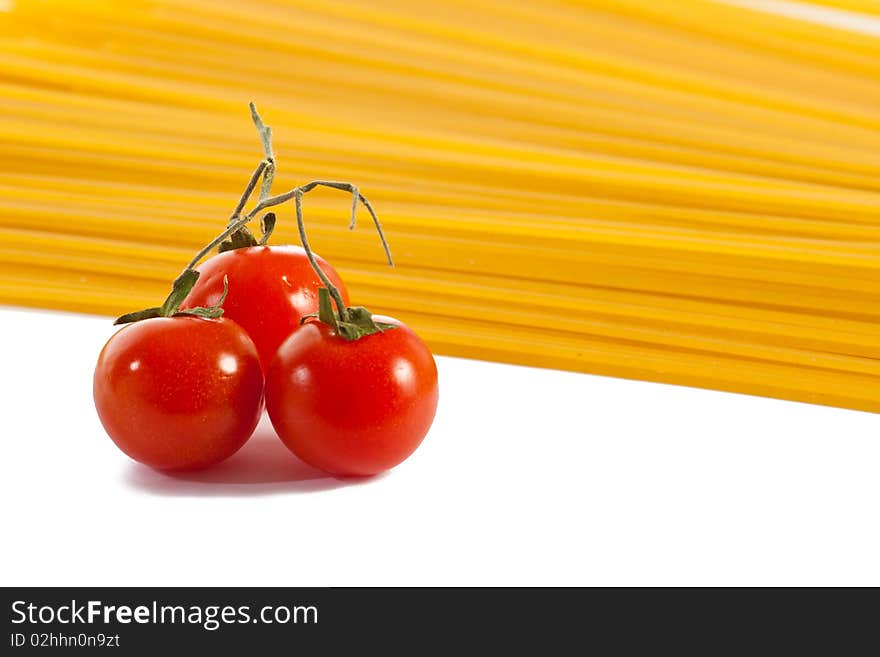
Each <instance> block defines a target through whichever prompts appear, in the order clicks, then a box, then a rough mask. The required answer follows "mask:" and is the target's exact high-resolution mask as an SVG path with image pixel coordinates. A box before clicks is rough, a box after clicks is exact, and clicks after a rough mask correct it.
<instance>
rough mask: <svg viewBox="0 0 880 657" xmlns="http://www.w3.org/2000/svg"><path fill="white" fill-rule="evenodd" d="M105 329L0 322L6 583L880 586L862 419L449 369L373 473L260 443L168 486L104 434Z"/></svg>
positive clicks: (455, 362)
mask: <svg viewBox="0 0 880 657" xmlns="http://www.w3.org/2000/svg"><path fill="white" fill-rule="evenodd" d="M113 330H114V329H113V327H111V326H110V322H109V320H107V319H103V318H94V317H85V316H77V315H65V314H61V313H40V312H34V311H24V310H13V309H3V308H0V331H2V337H3V353H4V357H3V361H2V369H0V399H2V400H3V406H2V410H3V416H4V421H3V428H2V429H0V434H2V436H3V458H2V459H0V486H2V518H0V521H2V526H3V535H4V537H3V540H2V543H0V550H2V566H0V568H2V570H0V583H2V584H3V585H453V584H461V585H541V584H547V585H655V584H674V585H704V584H718V585H724V584H726V585H739V584H754V585H757V584H766V585H794V584H814V585H832V584H834V585H859V584H872V585H878V584H880V559H878V558H877V555H878V554H880V526H878V522H877V518H878V517H880V512H878V506H880V504H878V503H880V477H878V465H880V417H878V416H875V415H871V414H867V413H859V412H854V411H844V410H839V409H832V408H825V407H820V406H810V405H806V404H797V403H789V402H781V401H774V400H768V399H760V398H753V397H747V396H741V395H732V394H725V393H716V392H709V391H701V390H694V389H688V388H680V387H676V386H664V385H657V384H650V383H640V382H632V381H623V380H616V379H609V378H603V377H594V376H585V375H579V374H571V373H563V372H555V371H548V370H537V369H530V368H522V367H513V366H507V365H497V364H491V363H481V362H476V361H466V360H459V359H452V358H438V365H439V367H440V376H441V402H440V410H439V413H438V416H437V420H436V423H435V425H434V427H433V429H432V431H431V433H430V434H429V436H428V438H427V439H426V441H425V443H424V444H423V445H422V447H421V448H420V449H419V451H418V452H416V454H415V455H414V456H413V457H412V458H411V459H410V460H408V461H407V462H405V463H404V464H403V465H401V466H399V467H398V468H396V469H395V470H393V471H392V472H390V473H388V474H386V475H384V476H381V477H378V478H375V479H373V480H369V481H366V482H361V483H352V482H346V481H339V480H336V479H332V478H327V477H323V476H321V475H320V474H319V473H317V472H315V471H313V470H310V469H309V468H307V467H306V466H304V465H302V464H301V463H300V462H298V461H297V460H296V459H295V458H294V457H293V456H292V455H290V453H289V452H287V451H286V449H285V448H284V447H283V446H282V445H281V444H280V442H278V440H277V439H276V438H275V437H274V434H273V433H272V429H271V426H269V425H265V426H263V427H261V428H260V429H258V433H257V435H255V437H254V438H253V439H252V440H251V442H250V443H248V445H246V446H245V447H244V449H243V450H242V451H241V452H240V453H239V454H238V455H236V456H235V457H233V459H232V460H230V461H228V462H227V464H226V465H223V466H220V467H219V468H218V469H217V470H215V471H213V472H211V471H209V473H207V474H205V475H202V476H201V477H197V476H193V477H192V478H191V479H192V480H186V479H174V478H170V477H167V476H164V475H161V474H158V473H155V472H152V471H151V470H149V469H146V468H144V467H142V466H139V465H137V464H135V463H133V462H131V461H129V460H128V459H127V458H126V457H125V456H124V455H123V454H122V453H121V452H119V451H118V450H117V449H116V447H115V446H114V445H113V443H112V442H111V441H110V439H109V438H107V436H106V435H105V434H104V431H103V429H102V428H101V425H100V423H99V422H98V419H97V417H96V415H95V412H94V409H93V405H92V393H91V378H92V368H93V366H94V361H95V359H96V358H97V355H98V352H99V350H100V348H101V346H102V345H103V343H104V341H105V340H106V339H107V337H109V335H110V334H111V333H112V332H113ZM199 479H201V480H199Z"/></svg>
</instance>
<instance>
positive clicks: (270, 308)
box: [181, 246, 348, 371]
mask: <svg viewBox="0 0 880 657" xmlns="http://www.w3.org/2000/svg"><path fill="white" fill-rule="evenodd" d="M315 258H316V259H317V261H318V263H319V264H320V265H321V269H323V270H324V272H325V273H326V274H327V276H328V277H329V278H330V280H331V281H332V282H333V284H334V285H335V286H336V287H338V288H339V291H340V293H341V294H342V296H343V298H344V299H345V301H346V303H347V302H348V293H347V292H346V290H345V286H344V285H343V283H342V279H340V278H339V274H337V273H336V271H335V270H334V269H333V267H331V266H330V265H329V264H328V263H327V261H326V260H324V259H323V258H321V257H320V256H318V255H316V256H315ZM197 270H198V271H199V272H200V273H201V276H200V277H199V280H198V282H197V283H196V285H195V287H194V288H193V290H192V292H190V293H189V296H187V298H186V300H185V301H184V302H183V304H182V306H181V308H182V309H187V308H193V307H195V306H212V305H214V304H215V303H217V301H218V299H219V298H220V295H221V294H223V276H224V275H225V276H228V278H229V294H228V296H227V297H226V301H225V302H224V303H223V310H224V314H223V316H224V317H227V318H229V319H231V320H233V321H235V322H237V323H238V324H240V325H241V326H242V328H244V330H245V331H247V332H248V335H250V336H251V339H252V340H253V341H254V344H256V345H257V351H258V352H259V353H260V362H261V363H262V365H263V369H264V371H265V370H266V369H267V368H268V366H269V363H270V362H271V361H272V357H273V356H275V352H276V351H277V350H278V347H279V346H280V345H281V343H282V342H284V340H285V339H286V338H287V336H289V335H290V334H291V333H292V332H293V330H294V329H295V328H296V327H297V326H299V321H300V319H301V318H302V317H303V316H304V315H308V314H309V313H313V312H315V311H316V310H318V293H317V290H318V288H319V287H321V281H320V279H319V278H318V276H317V274H315V272H314V270H313V269H312V267H311V265H310V264H309V260H308V258H307V257H306V252H305V250H304V249H302V248H301V247H298V246H251V247H246V248H243V249H234V250H232V251H225V252H224V253H220V254H217V255H215V256H213V257H211V258H209V259H208V260H206V261H205V262H204V263H202V264H201V265H199V267H197Z"/></svg>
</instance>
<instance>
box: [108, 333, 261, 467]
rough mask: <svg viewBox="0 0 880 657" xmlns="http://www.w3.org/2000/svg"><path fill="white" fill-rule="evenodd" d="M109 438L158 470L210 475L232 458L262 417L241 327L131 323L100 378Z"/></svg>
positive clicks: (254, 366) (255, 359)
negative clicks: (210, 469) (197, 471)
mask: <svg viewBox="0 0 880 657" xmlns="http://www.w3.org/2000/svg"><path fill="white" fill-rule="evenodd" d="M94 395H95V406H96V408H97V409H98V416H99V417H100V418H101V423H102V424H103V425H104V428H105V429H106V430H107V433H108V434H109V435H110V437H111V438H112V439H113V441H114V442H115V443H116V445H117V446H118V447H119V448H120V449H121V450H122V451H123V452H125V453H126V454H128V455H129V456H130V457H131V458H133V459H134V460H136V461H140V462H141V463H144V464H146V465H149V466H150V467H153V468H157V469H159V470H191V469H196V468H204V467H207V466H210V465H213V464H215V463H219V462H220V461H222V460H223V459H225V458H227V457H229V456H232V454H234V453H235V452H236V451H237V450H238V449H239V448H240V447H241V446H242V445H244V443H245V441H247V439H248V438H250V436H251V434H252V433H253V432H254V429H255V428H256V426H257V421H258V420H259V418H260V414H261V413H262V395H263V374H262V371H261V369H260V360H259V356H258V355H257V349H256V347H255V346H254V343H253V342H252V341H251V339H250V338H249V337H248V336H247V334H246V333H245V332H244V330H243V329H242V328H241V327H240V326H238V324H236V323H235V322H232V321H229V320H227V319H204V318H201V317H193V316H178V317H157V318H153V319H146V320H143V321H139V322H135V323H133V324H129V325H127V326H125V327H123V328H122V329H120V330H119V331H118V332H117V333H116V334H115V335H113V337H111V338H110V340H109V341H108V342H107V344H106V345H105V346H104V349H103V350H102V351H101V355H100V357H99V358H98V365H97V367H96V368H95V378H94Z"/></svg>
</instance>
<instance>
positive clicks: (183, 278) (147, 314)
mask: <svg viewBox="0 0 880 657" xmlns="http://www.w3.org/2000/svg"><path fill="white" fill-rule="evenodd" d="M197 280H199V272H197V271H196V270H195V269H189V268H187V269H185V270H184V271H183V273H182V274H181V275H180V276H178V277H177V278H176V279H174V284H173V285H172V287H171V292H170V293H169V294H168V297H167V298H166V299H165V301H164V302H163V303H162V305H161V306H158V307H156V308H145V309H144V310H137V311H135V312H133V313H126V314H125V315H122V316H121V317H118V318H117V319H116V321H115V322H113V323H114V324H131V323H132V322H139V321H142V320H144V319H151V318H153V317H181V316H185V315H194V316H196V317H205V318H208V319H216V318H218V317H220V316H222V315H223V302H224V301H225V300H226V295H227V294H228V293H229V281H228V280H227V279H226V277H225V276H224V277H223V293H222V294H221V295H220V298H219V299H218V300H217V303H215V304H214V305H213V306H198V307H196V308H187V309H186V310H181V309H180V305H181V304H182V303H183V300H184V299H186V297H187V295H188V294H189V293H190V291H191V290H192V289H193V286H194V285H195V284H196V281H197Z"/></svg>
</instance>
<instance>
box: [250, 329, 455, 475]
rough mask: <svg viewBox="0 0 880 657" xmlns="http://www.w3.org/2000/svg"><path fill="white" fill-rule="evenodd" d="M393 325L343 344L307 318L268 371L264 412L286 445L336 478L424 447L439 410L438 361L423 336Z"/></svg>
mask: <svg viewBox="0 0 880 657" xmlns="http://www.w3.org/2000/svg"><path fill="white" fill-rule="evenodd" d="M374 318H375V320H376V321H381V322H389V323H393V324H396V325H397V328H394V329H389V330H385V331H383V332H382V333H375V334H373V335H368V336H365V337H362V338H360V339H358V340H354V341H351V342H349V341H346V340H344V339H343V338H341V337H340V336H338V335H337V334H336V333H335V332H334V331H333V329H332V328H331V327H329V326H327V325H326V324H324V323H322V322H318V321H315V320H308V321H307V322H306V323H305V324H304V325H302V326H301V327H299V328H298V329H297V330H296V331H295V332H294V333H293V334H292V335H291V336H290V337H289V338H288V339H287V340H286V341H285V342H284V343H283V344H282V345H281V347H280V348H279V350H278V353H277V354H276V356H275V359H274V360H273V361H272V363H271V365H270V366H269V370H268V372H267V375H266V410H267V411H268V412H269V417H270V419H271V420H272V425H273V426H274V427H275V431H276V433H277V434H278V436H279V437H280V438H281V440H282V441H283V442H284V444H285V445H287V447H288V448H289V449H290V450H291V451H292V452H293V453H294V454H296V455H297V456H298V457H299V458H301V459H302V460H303V461H305V462H306V463H308V464H309V465H312V466H314V467H317V468H320V469H322V470H324V471H326V472H329V473H332V474H336V475H373V474H377V473H379V472H383V471H385V470H388V469H390V468H393V467H394V466H396V465H398V464H399V463H401V462H402V461H403V460H404V459H406V458H407V457H408V456H409V455H410V454H412V453H413V452H414V451H415V449H416V448H417V447H418V446H419V445H420V444H421V442H422V440H423V439H424V437H425V435H426V434H427V433H428V429H430V427H431V423H432V422H433V420H434V415H435V413H436V410H437V401H438V396H439V391H438V384H437V366H436V364H435V362H434V357H433V356H432V355H431V352H430V350H429V349H428V348H427V346H425V344H424V343H423V342H422V341H421V339H420V338H419V337H418V336H417V335H416V334H415V333H414V332H413V331H412V330H411V329H409V328H408V327H407V326H405V325H404V324H402V323H401V322H399V321H397V320H395V319H392V318H388V317H380V316H378V315H376V316H374Z"/></svg>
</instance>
